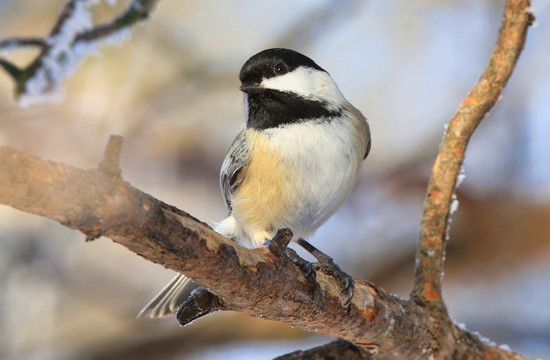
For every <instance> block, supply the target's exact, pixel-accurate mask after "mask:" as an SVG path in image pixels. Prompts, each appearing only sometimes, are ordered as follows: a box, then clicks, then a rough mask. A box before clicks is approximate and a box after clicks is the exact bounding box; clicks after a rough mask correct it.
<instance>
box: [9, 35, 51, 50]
mask: <svg viewBox="0 0 550 360" xmlns="http://www.w3.org/2000/svg"><path fill="white" fill-rule="evenodd" d="M29 46H35V47H39V48H41V49H43V48H45V47H46V46H47V44H46V42H45V41H44V39H41V38H35V37H31V38H13V39H4V40H1V41H0V50H6V49H8V50H11V49H16V48H24V47H29Z"/></svg>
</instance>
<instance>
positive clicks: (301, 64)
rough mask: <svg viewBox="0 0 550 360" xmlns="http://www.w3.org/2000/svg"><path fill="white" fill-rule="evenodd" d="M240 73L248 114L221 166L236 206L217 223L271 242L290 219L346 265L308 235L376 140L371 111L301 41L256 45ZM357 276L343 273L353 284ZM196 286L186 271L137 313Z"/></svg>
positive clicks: (176, 301)
mask: <svg viewBox="0 0 550 360" xmlns="http://www.w3.org/2000/svg"><path fill="white" fill-rule="evenodd" d="M239 79H240V81H241V85H240V88H239V89H240V90H241V91H242V92H243V93H244V104H245V110H246V118H245V121H244V123H243V125H242V128H241V130H240V132H239V133H238V134H237V136H236V138H235V140H234V141H233V143H232V145H231V147H230V148H229V151H228V152H227V155H226V156H225V159H224V161H223V163H222V166H221V170H220V186H221V190H222V194H223V198H224V200H225V205H226V208H227V210H228V216H227V217H226V218H225V219H223V220H222V221H221V222H220V223H218V224H217V225H216V226H215V228H214V230H215V231H217V232H218V233H219V234H221V235H224V236H225V237H227V238H230V239H232V240H234V241H236V242H237V243H239V244H241V245H243V246H245V247H248V248H257V247H262V246H265V245H267V244H269V242H270V241H271V239H273V237H274V236H275V234H276V232H277V230H279V229H283V228H288V229H290V230H291V231H292V233H293V238H292V240H293V241H296V242H297V243H298V244H299V245H302V246H303V247H304V248H305V249H306V250H308V251H310V252H311V253H312V254H313V255H314V256H315V257H316V258H317V259H318V262H324V264H323V265H324V266H329V267H336V268H337V266H336V265H335V264H334V263H330V262H331V260H332V258H330V257H328V256H326V255H324V254H323V253H322V252H321V251H319V250H317V249H316V248H315V247H313V246H312V245H311V244H309V242H307V241H306V240H305V239H308V238H310V237H311V236H312V235H313V234H314V233H315V231H316V230H317V229H318V228H319V227H320V226H321V225H323V224H324V223H325V222H326V221H327V220H328V219H329V218H330V217H331V216H332V215H333V214H334V213H335V212H336V210H337V209H338V208H339V207H340V205H341V204H342V203H343V201H344V200H345V199H346V198H347V197H348V195H349V194H350V192H351V190H352V189H353V187H354V186H355V183H356V181H357V178H358V173H359V170H360V167H361V165H362V163H363V160H364V159H366V158H367V155H368V154H369V152H370V148H371V134H370V129H369V124H368V122H367V119H366V117H365V116H364V115H363V114H362V113H361V112H360V111H359V110H358V109H357V108H355V107H354V106H353V105H352V104H351V103H350V102H349V101H347V100H346V98H345V97H344V96H343V95H342V92H341V91H340V89H339V88H338V86H337V84H336V83H335V81H334V80H333V79H332V77H331V76H330V74H329V73H328V72H327V71H326V70H324V69H323V68H322V67H320V66H319V65H317V63H315V62H314V61H313V60H312V59H311V58H309V57H307V56H306V55H303V54H301V53H299V52H297V51H294V50H290V49H284V48H271V49H266V50H263V51H261V52H259V53H257V54H255V55H253V56H252V57H250V58H249V59H248V60H247V61H246V62H245V63H244V65H243V66H242V68H241V70H240V73H239ZM327 262H328V263H329V264H327ZM336 270H337V271H340V272H341V270H340V269H339V268H337V269H336ZM331 273H334V271H333V272H331ZM344 274H345V273H344ZM348 278H349V275H348ZM348 278H346V277H345V276H344V277H343V280H342V282H343V286H344V288H345V289H347V290H348V291H349V287H350V280H351V278H349V279H348ZM351 281H352V280H351ZM351 284H352V283H351ZM188 288H189V279H188V278H187V277H185V276H184V275H183V274H180V275H177V276H176V277H175V278H174V280H172V281H171V282H170V283H169V284H168V285H167V286H166V287H165V288H164V289H163V290H162V291H161V292H160V293H159V294H158V295H157V296H156V297H155V298H154V299H153V300H151V301H150V302H149V303H148V304H147V305H146V306H145V307H144V308H143V310H142V311H141V312H140V314H139V315H138V316H141V317H149V318H157V317H163V316H168V315H171V314H173V313H175V312H176V310H177V308H178V306H179V305H181V303H183V301H184V300H185V298H184V296H186V295H188V293H189V291H185V290H186V289H188ZM351 290H352V291H353V288H351ZM352 294H353V293H352ZM352 294H351V296H352ZM349 300H351V297H350V298H349V299H348V301H349Z"/></svg>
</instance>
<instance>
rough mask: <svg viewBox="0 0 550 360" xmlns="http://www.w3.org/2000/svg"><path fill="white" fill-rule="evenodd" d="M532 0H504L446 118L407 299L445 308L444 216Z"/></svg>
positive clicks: (517, 46)
mask: <svg viewBox="0 0 550 360" xmlns="http://www.w3.org/2000/svg"><path fill="white" fill-rule="evenodd" d="M530 3H531V1H530V0H507V1H506V5H505V11H504V17H503V20H502V25H501V28H500V35H499V39H498V43H497V45H496V47H495V49H494V50H493V53H492V55H491V58H490V60H489V65H488V66H487V68H486V70H485V72H484V73H483V74H482V75H481V77H480V78H479V80H478V81H477V83H476V84H475V86H474V87H473V88H472V90H471V91H470V93H469V94H468V96H467V97H466V99H465V100H464V101H463V102H462V104H460V106H459V108H458V110H457V111H456V113H455V115H454V116H453V118H452V119H451V120H450V122H449V125H448V128H447V131H446V133H445V137H444V139H443V141H442V143H441V146H440V149H439V154H438V155H437V158H436V160H435V164H434V167H433V169H432V173H431V175H430V182H429V185H428V190H427V194H426V201H425V206H424V215H423V217H422V222H421V232H420V240H419V242H418V249H417V252H416V259H417V261H416V268H415V284H414V289H413V291H412V293H411V299H413V300H414V301H415V302H416V303H418V304H420V305H423V306H427V307H429V308H432V309H438V310H441V311H446V309H445V304H444V303H443V300H442V296H441V280H442V276H443V263H444V258H445V241H446V238H447V231H448V220H449V214H450V209H451V203H452V201H453V194H454V192H455V188H456V183H457V178H458V175H459V174H460V169H461V167H462V164H463V161H464V154H465V152H466V147H467V145H468V141H469V140H470V138H471V136H472V134H473V133H474V131H475V129H476V128H477V126H478V125H479V123H480V122H481V120H483V118H484V117H485V116H486V114H487V113H488V112H489V110H490V109H491V108H492V107H493V105H494V104H495V102H496V101H497V99H498V97H499V96H500V94H501V92H502V90H503V88H504V86H505V85H506V83H507V81H508V79H509V78H510V75H511V74H512V71H513V70H514V67H515V65H516V62H517V59H518V57H519V55H520V53H521V51H522V49H523V46H524V44H525V39H526V36H527V29H528V28H529V26H530V25H531V24H532V23H533V21H534V15H533V14H532V12H531V10H530V9H531V8H530Z"/></svg>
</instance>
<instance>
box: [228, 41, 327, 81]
mask: <svg viewBox="0 0 550 360" xmlns="http://www.w3.org/2000/svg"><path fill="white" fill-rule="evenodd" d="M277 65H281V66H283V70H286V72H291V71H293V70H294V69H296V68H298V67H300V66H306V67H310V68H313V69H317V70H320V71H325V70H324V69H323V68H322V67H320V66H319V65H317V64H316V63H315V61H313V60H311V59H310V58H308V57H307V56H305V55H303V54H300V53H299V52H297V51H294V50H290V49H283V48H273V49H267V50H264V51H261V52H259V53H257V54H256V55H254V56H252V57H251V58H250V59H248V60H247V61H246V62H245V63H244V65H243V67H242V68H241V72H240V74H239V78H240V80H241V82H242V83H243V84H245V83H260V82H261V81H262V78H270V77H274V76H277V75H281V74H280V73H277V72H276V70H275V68H276V66H277ZM285 68H286V69H285ZM325 72H326V71H325Z"/></svg>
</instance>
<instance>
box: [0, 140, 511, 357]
mask: <svg viewBox="0 0 550 360" xmlns="http://www.w3.org/2000/svg"><path fill="white" fill-rule="evenodd" d="M112 142H113V141H111V145H110V146H109V148H115V149H116V146H114V145H112ZM110 153H111V151H107V154H106V157H107V158H108V157H110V156H111V155H109V154H110ZM102 163H105V160H104V161H103V162H102ZM0 169H2V176H0V203H1V204H6V205H9V206H12V207H14V208H17V209H20V210H23V211H26V212H29V213H33V214H37V215H41V216H46V217H48V218H51V219H54V220H56V221H58V222H60V223H61V224H63V225H65V226H67V227H70V228H72V229H78V230H80V231H82V232H83V233H84V234H86V237H87V239H93V238H96V237H98V236H100V235H104V236H107V237H110V238H111V239H113V240H114V241H116V242H118V243H120V244H122V245H124V246H126V247H127V248H128V249H129V250H131V251H133V252H135V253H137V254H139V255H141V256H143V257H144V258H146V259H148V260H150V261H153V262H156V263H159V264H161V265H163V266H165V267H167V268H170V269H172V270H175V271H178V272H182V273H184V274H186V275H187V276H189V277H191V278H192V279H194V280H195V281H196V282H198V283H199V284H201V285H202V286H204V287H206V288H208V289H209V290H210V292H211V293H212V294H214V295H216V297H218V299H216V302H215V303H214V306H212V303H210V305H208V304H207V305H208V306H206V308H207V309H206V310H208V311H210V310H212V309H214V310H215V309H218V308H223V309H224V310H228V309H229V310H236V311H241V312H244V313H247V314H249V315H252V316H258V317H264V318H268V319H273V320H279V321H283V322H285V323H288V324H291V325H293V326H298V327H301V328H303V329H305V330H307V331H311V332H316V333H320V334H325V335H329V336H334V337H338V338H342V339H345V340H348V341H350V342H352V343H353V344H355V345H356V346H358V347H359V348H361V349H364V350H366V351H370V352H373V351H376V352H377V359H395V358H424V355H425V354H432V355H434V356H435V355H441V356H443V355H445V356H450V355H451V354H459V355H461V354H462V355H464V354H466V355H468V356H470V357H469V358H471V359H483V358H484V356H485V355H486V354H487V352H492V353H493V352H499V353H501V354H502V357H500V358H502V359H521V358H520V357H516V356H515V355H513V354H510V353H508V352H505V351H502V350H500V349H498V348H493V347H490V346H487V345H486V344H483V343H482V342H480V341H479V340H478V339H477V338H476V337H474V336H472V335H470V334H469V333H468V332H466V331H464V330H462V329H459V328H457V327H456V326H455V325H454V324H453V323H452V322H451V321H450V320H449V319H448V317H446V316H445V315H444V314H439V313H435V314H431V313H429V312H427V310H426V309H424V308H423V307H421V306H419V305H417V304H415V303H413V302H410V301H406V300H403V299H400V298H398V297H395V296H393V295H390V294H387V293H386V292H385V291H383V290H382V289H380V288H378V287H376V286H375V285H373V284H370V283H368V282H365V281H359V280H356V284H355V296H354V298H353V300H352V302H351V304H350V305H349V306H344V303H345V301H346V297H345V296H344V294H342V293H341V289H340V284H339V283H338V282H337V281H336V280H335V279H333V278H332V277H330V276H326V275H324V274H323V273H319V274H318V276H317V280H318V283H317V284H310V283H309V282H308V281H307V280H306V278H305V276H304V274H303V273H302V272H301V271H300V270H299V269H298V268H297V267H295V266H294V265H293V264H292V262H291V261H290V260H289V259H288V258H286V257H284V256H280V255H277V254H274V253H273V252H271V251H269V249H268V248H261V249H253V250H251V249H245V248H243V247H241V246H239V245H238V244H236V243H234V242H232V241H229V240H227V239H225V238H223V237H222V236H220V235H218V234H216V233H215V232H214V231H213V230H212V229H211V228H210V227H209V226H208V225H206V224H204V223H202V222H201V221H199V220H197V219H195V218H193V217H192V216H191V215H189V214H187V213H186V212H184V211H181V210H178V209H176V208H174V207H173V206H170V205H167V204H165V203H163V202H161V201H159V200H157V199H155V198H153V197H151V196H150V195H147V194H145V193H143V192H141V191H139V190H137V189H135V188H133V187H132V186H130V185H129V184H128V183H127V182H125V181H124V180H123V179H122V178H120V177H118V176H113V174H112V173H109V172H105V171H102V170H99V169H89V170H81V169H76V168H73V167H71V166H68V165H63V164H60V163H55V162H51V161H44V160H41V159H39V158H36V157H33V156H28V155H25V154H23V153H21V152H18V151H16V150H13V149H10V148H7V147H0ZM202 299H203V300H204V299H208V298H207V297H202ZM221 304H223V307H221V306H220V305H221ZM209 306H210V308H208V307H209ZM199 308H200V309H203V310H204V308H203V305H199Z"/></svg>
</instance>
